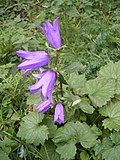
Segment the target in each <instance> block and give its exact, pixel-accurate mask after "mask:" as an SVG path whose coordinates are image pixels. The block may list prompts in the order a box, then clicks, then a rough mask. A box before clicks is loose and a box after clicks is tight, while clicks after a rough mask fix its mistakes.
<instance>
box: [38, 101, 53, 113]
mask: <svg viewBox="0 0 120 160" xmlns="http://www.w3.org/2000/svg"><path fill="white" fill-rule="evenodd" d="M50 105H51V102H50V100H49V99H47V100H46V101H43V102H42V103H40V104H39V105H37V106H38V107H37V108H36V110H38V111H39V112H40V114H41V115H42V114H43V113H45V112H47V111H48V110H49V109H50Z"/></svg>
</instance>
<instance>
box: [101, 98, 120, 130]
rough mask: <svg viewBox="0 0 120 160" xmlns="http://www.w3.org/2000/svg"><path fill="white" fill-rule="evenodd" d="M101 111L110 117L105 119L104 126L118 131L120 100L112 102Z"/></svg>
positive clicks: (119, 127) (119, 124)
mask: <svg viewBox="0 0 120 160" xmlns="http://www.w3.org/2000/svg"><path fill="white" fill-rule="evenodd" d="M99 111H100V113H101V114H102V115H103V116H105V117H108V118H106V119H104V120H103V126H104V128H108V129H109V130H113V129H114V130H116V131H118V130H119V129H120V101H117V102H114V103H112V102H111V103H109V104H108V105H106V106H104V107H102V108H101V109H100V110H99Z"/></svg>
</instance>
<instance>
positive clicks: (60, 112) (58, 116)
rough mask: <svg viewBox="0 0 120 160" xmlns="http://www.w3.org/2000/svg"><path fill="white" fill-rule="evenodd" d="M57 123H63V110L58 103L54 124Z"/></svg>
mask: <svg viewBox="0 0 120 160" xmlns="http://www.w3.org/2000/svg"><path fill="white" fill-rule="evenodd" d="M55 121H58V123H59V124H61V123H64V108H63V106H62V104H61V103H58V104H57V105H56V107H55V112H54V122H55Z"/></svg>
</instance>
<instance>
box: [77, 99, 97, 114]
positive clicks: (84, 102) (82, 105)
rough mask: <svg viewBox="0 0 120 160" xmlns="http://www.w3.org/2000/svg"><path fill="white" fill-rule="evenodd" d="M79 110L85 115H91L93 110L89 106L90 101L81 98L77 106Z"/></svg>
mask: <svg viewBox="0 0 120 160" xmlns="http://www.w3.org/2000/svg"><path fill="white" fill-rule="evenodd" d="M79 108H80V109H81V110H82V111H83V112H85V113H89V114H92V113H93V112H94V110H95V109H94V108H93V106H91V105H90V101H89V99H88V98H86V97H84V98H81V102H80V104H79Z"/></svg>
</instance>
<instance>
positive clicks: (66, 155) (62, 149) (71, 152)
mask: <svg viewBox="0 0 120 160" xmlns="http://www.w3.org/2000/svg"><path fill="white" fill-rule="evenodd" d="M76 150H77V148H76V146H75V143H74V142H73V141H69V142H68V143H66V144H65V145H63V146H59V147H58V148H57V149H56V151H57V152H58V153H59V154H60V155H61V159H62V158H63V159H64V160H70V159H73V158H74V156H75V154H76Z"/></svg>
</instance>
